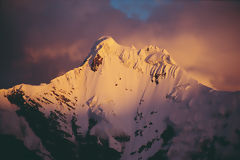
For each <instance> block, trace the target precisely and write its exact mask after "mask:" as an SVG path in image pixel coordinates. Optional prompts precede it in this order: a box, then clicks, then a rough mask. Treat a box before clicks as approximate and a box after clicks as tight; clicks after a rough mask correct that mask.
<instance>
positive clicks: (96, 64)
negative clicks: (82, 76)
mask: <svg viewBox="0 0 240 160" xmlns="http://www.w3.org/2000/svg"><path fill="white" fill-rule="evenodd" d="M102 60H103V58H102V57H101V56H100V55H99V54H97V55H96V56H95V57H94V59H93V61H92V64H91V69H92V71H94V72H96V71H97V69H98V67H99V65H101V64H102Z"/></svg>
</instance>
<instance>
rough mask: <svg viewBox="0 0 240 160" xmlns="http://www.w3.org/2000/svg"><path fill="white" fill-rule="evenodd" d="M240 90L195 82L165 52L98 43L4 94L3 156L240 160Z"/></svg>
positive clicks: (0, 116) (0, 107) (0, 99)
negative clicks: (62, 68) (81, 58)
mask: <svg viewBox="0 0 240 160" xmlns="http://www.w3.org/2000/svg"><path fill="white" fill-rule="evenodd" d="M239 122H240V92H222V91H216V90H213V89H211V88H208V87H206V86H204V85H202V84H200V83H198V82H197V81H196V80H194V79H192V78H191V77H190V76H188V75H187V73H186V72H185V71H184V70H182V69H181V68H180V67H179V66H178V65H177V64H176V63H175V62H174V61H173V60H172V59H171V57H170V55H169V53H168V52H167V51H166V50H165V49H160V48H158V47H155V46H148V47H146V48H143V49H141V50H137V49H136V48H134V47H132V48H130V47H125V46H121V45H119V44H117V43H116V42H115V41H114V40H113V39H112V38H111V37H102V38H100V39H98V40H97V42H96V43H95V44H94V46H93V48H92V49H91V51H90V54H89V56H88V58H87V59H86V60H85V62H84V63H83V65H82V66H80V67H79V68H75V69H73V70H71V71H69V72H67V73H66V74H64V75H63V76H60V77H57V78H55V79H53V80H52V81H51V82H50V83H49V84H41V85H39V86H32V85H26V84H21V85H17V86H14V87H13V88H10V89H7V90H5V89H3V90H0V152H1V154H0V156H1V159H8V160H9V159H16V158H17V159H25V160H38V159H39V160H41V159H43V160H67V159H69V160H78V159H80V160H115V159H122V160H146V159H149V160H158V159H161V160H167V159H169V160H239V159H240V123H239Z"/></svg>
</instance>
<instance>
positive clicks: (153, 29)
mask: <svg viewBox="0 0 240 160" xmlns="http://www.w3.org/2000/svg"><path fill="white" fill-rule="evenodd" d="M4 2H5V3H4V4H5V5H4V7H3V8H4V10H3V11H2V12H3V13H4V14H3V15H4V16H5V19H4V23H5V25H4V26H3V27H2V28H3V29H2V30H1V32H3V37H7V38H4V39H3V38H2V39H1V41H3V44H4V47H2V48H1V61H2V64H1V68H6V67H7V68H8V69H4V70H3V69H1V74H4V75H6V76H5V77H8V79H11V78H15V79H16V83H18V82H17V79H21V81H26V82H29V83H31V82H35V81H36V78H31V77H38V79H37V82H41V81H48V80H49V79H50V78H54V76H57V75H58V74H59V73H62V72H63V71H67V70H68V69H70V67H77V66H78V64H80V63H81V61H82V60H83V59H84V58H85V57H86V56H87V55H88V52H89V51H90V48H91V46H92V44H93V43H94V41H95V40H96V39H97V38H98V37H100V36H102V35H110V36H113V38H115V39H116V41H117V42H119V43H120V44H123V45H135V46H136V47H138V48H141V47H143V46H145V45H149V44H153V45H158V46H160V47H162V48H166V49H167V50H168V51H169V52H170V54H171V55H172V57H173V58H174V59H175V61H176V62H177V63H178V64H179V65H180V66H182V67H183V68H184V69H185V70H186V71H188V72H189V73H190V74H191V75H192V76H193V77H195V78H197V79H200V81H201V82H203V83H204V84H207V85H208V86H213V87H214V88H216V89H221V90H240V71H239V70H238V68H239V63H238V59H240V53H239V51H240V46H239V42H240V38H239V37H240V32H239V28H240V23H239V22H238V19H240V12H239V10H240V4H239V2H233V1H232V2H228V1H221V2H210V1H194V2H190V0H189V1H184V2H176V1H172V2H171V3H170V2H169V3H161V4H160V5H158V6H157V7H154V10H152V11H151V15H149V18H148V19H147V20H144V21H141V20H139V19H135V18H134V17H132V18H128V17H127V15H125V14H124V13H123V12H121V11H120V10H117V9H114V8H112V7H111V5H110V1H108V0H105V1H98V0H93V1H87V0H82V1H76V0H69V1H64V0H60V1H51V2H49V1H37V2H35V3H33V2H31V1H24V3H20V4H18V5H14V4H17V3H16V2H14V0H12V1H7V0H5V1H4ZM2 53H3V54H2ZM63 61H64V62H63ZM46 62H48V63H47V64H46ZM43 63H45V64H44V65H45V66H44V68H42V66H43ZM53 66H54V67H53ZM29 67H31V68H34V71H33V70H30V69H28V68H29ZM16 68H21V69H22V70H23V71H22V72H21V73H22V74H19V75H18V73H16ZM48 68H49V69H51V73H50V71H49V72H48V71H47V70H48ZM36 70H37V72H36ZM42 70H44V72H43V71H42ZM17 72H19V71H17ZM35 72H36V73H35ZM54 73H55V74H54ZM28 74H30V76H27V75H28ZM36 74H38V75H36ZM49 75H50V76H49ZM49 77H50V78H49ZM8 79H5V80H2V81H3V82H1V83H4V84H5V86H9V84H7V83H8ZM5 86H4V85H3V87H5ZM0 88H2V87H0Z"/></svg>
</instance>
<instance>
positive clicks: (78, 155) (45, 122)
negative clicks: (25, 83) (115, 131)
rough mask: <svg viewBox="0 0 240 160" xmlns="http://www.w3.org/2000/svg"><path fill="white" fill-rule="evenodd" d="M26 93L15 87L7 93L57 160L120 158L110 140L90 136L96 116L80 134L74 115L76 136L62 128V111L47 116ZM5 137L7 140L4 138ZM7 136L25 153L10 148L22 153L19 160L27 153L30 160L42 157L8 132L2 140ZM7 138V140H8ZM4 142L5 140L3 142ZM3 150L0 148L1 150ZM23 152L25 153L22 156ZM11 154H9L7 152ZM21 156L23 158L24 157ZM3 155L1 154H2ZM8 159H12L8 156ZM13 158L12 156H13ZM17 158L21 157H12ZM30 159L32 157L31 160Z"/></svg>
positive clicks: (1, 146)
mask: <svg viewBox="0 0 240 160" xmlns="http://www.w3.org/2000/svg"><path fill="white" fill-rule="evenodd" d="M24 96H26V95H25V93H24V92H23V91H22V90H15V91H13V92H12V93H11V94H10V95H8V96H7V98H8V100H9V102H11V103H12V104H15V105H17V106H18V107H19V110H17V111H16V112H17V114H18V116H21V117H24V118H25V120H26V121H27V122H28V124H29V126H30V127H31V129H32V130H33V132H34V133H35V134H36V135H37V136H38V137H39V138H40V139H41V141H42V144H43V146H44V147H45V148H46V149H47V150H48V151H49V153H50V154H51V156H52V158H53V159H55V160H66V159H70V160H82V159H89V160H95V159H97V160H105V159H108V160H117V159H120V157H121V153H119V152H117V151H115V150H114V149H112V148H109V142H108V140H105V139H100V142H101V144H100V143H98V141H99V138H98V137H96V136H93V135H90V130H91V128H92V127H93V126H94V125H96V124H97V121H95V120H94V119H89V127H88V132H87V134H86V135H85V136H83V135H82V134H81V133H78V131H77V128H79V127H80V126H77V124H76V121H77V118H76V117H73V118H72V120H71V122H70V123H71V126H72V131H73V135H70V134H69V133H67V132H65V131H63V130H62V127H61V124H60V122H59V121H61V119H62V118H63V116H64V115H63V114H62V113H58V112H59V111H57V112H56V111H54V112H53V111H52V112H50V115H49V116H47V115H45V114H44V113H42V112H41V111H40V109H39V108H42V107H43V106H41V105H40V104H39V103H37V102H35V101H34V100H32V99H28V100H29V102H31V103H29V102H28V101H26V100H25V99H24V98H23V97H24ZM4 137H6V138H7V139H5V138H4ZM68 137H74V139H75V141H74V142H72V141H70V140H68ZM2 138H3V139H5V141H6V144H7V142H8V141H9V142H11V146H12V144H13V145H14V144H15V143H16V146H15V147H18V148H20V149H21V150H22V152H23V153H21V154H20V153H18V148H16V149H15V148H13V150H11V149H9V151H8V152H10V151H12V152H13V153H15V152H16V153H17V155H19V156H20V159H26V157H25V156H28V157H29V158H30V159H31V160H41V158H40V157H39V156H38V155H37V154H36V153H35V152H34V151H30V150H28V149H27V148H26V147H25V146H24V144H23V143H22V142H20V141H18V140H16V139H15V138H14V137H8V136H5V135H0V140H1V139H2ZM5 141H4V142H5ZM0 142H1V144H4V145H5V143H2V140H1V141H0ZM1 144H0V149H1V148H4V145H1ZM2 150H3V149H1V151H2ZM22 154H24V155H22ZM4 156H9V155H4ZM21 156H22V158H21ZM1 158H2V156H1ZM8 159H9V158H8ZM10 159H11V155H10ZM12 159H18V158H16V157H15V158H14V157H13V158H12ZM30 159H29V160H30Z"/></svg>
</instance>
